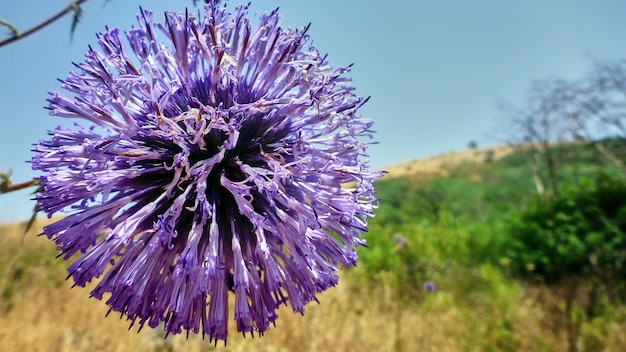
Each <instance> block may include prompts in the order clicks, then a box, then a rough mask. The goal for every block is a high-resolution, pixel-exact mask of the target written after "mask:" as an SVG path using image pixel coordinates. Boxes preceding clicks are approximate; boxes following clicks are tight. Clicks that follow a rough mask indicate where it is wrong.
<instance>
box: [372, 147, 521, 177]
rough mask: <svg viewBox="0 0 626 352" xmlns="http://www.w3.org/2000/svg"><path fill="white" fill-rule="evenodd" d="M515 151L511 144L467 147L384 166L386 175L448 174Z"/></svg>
mask: <svg viewBox="0 0 626 352" xmlns="http://www.w3.org/2000/svg"><path fill="white" fill-rule="evenodd" d="M513 151H515V149H514V148H513V147H511V146H507V145H501V146H496V147H489V148H476V149H467V150H461V151H456V152H450V153H445V154H440V155H435V156H430V157H426V158H421V159H415V160H411V161H406V162H402V163H398V164H393V165H389V166H387V167H385V168H384V170H385V171H387V172H388V175H387V176H386V177H401V176H420V175H424V176H432V175H444V176H445V175H447V169H448V168H450V167H452V166H455V165H459V164H463V163H481V162H484V161H485V160H487V159H491V160H498V159H500V158H502V157H505V156H507V155H509V154H510V153H512V152H513Z"/></svg>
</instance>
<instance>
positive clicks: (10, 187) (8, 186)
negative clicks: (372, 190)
mask: <svg viewBox="0 0 626 352" xmlns="http://www.w3.org/2000/svg"><path fill="white" fill-rule="evenodd" d="M0 176H2V175H0ZM2 178H3V181H6V182H3V183H0V194H3V193H9V192H14V191H19V190H20V189H24V188H28V187H33V186H37V185H39V184H40V181H39V180H36V179H33V180H29V181H25V182H20V183H11V182H10V181H9V180H8V178H6V179H5V177H2Z"/></svg>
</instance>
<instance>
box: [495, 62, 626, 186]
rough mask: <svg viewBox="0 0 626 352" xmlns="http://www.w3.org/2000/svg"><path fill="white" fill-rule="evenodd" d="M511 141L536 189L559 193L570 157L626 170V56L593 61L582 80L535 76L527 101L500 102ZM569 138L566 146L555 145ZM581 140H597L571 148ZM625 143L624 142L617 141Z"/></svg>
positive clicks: (583, 142) (624, 171) (583, 141)
mask: <svg viewBox="0 0 626 352" xmlns="http://www.w3.org/2000/svg"><path fill="white" fill-rule="evenodd" d="M499 107H500V111H501V112H502V113H503V114H504V116H505V120H506V121H507V122H508V125H507V126H506V127H507V131H505V136H507V138H508V139H507V142H508V143H510V144H512V145H514V146H516V147H518V148H520V149H522V150H523V151H524V153H523V154H524V155H525V157H526V162H527V164H528V166H529V168H530V170H531V172H532V175H533V181H534V183H535V187H536V190H537V193H539V194H545V193H548V191H549V193H550V194H553V195H556V194H557V193H558V191H559V183H560V180H561V179H562V178H563V177H562V176H563V175H562V172H563V170H562V164H563V162H564V161H566V160H572V158H576V160H585V161H586V162H592V163H593V164H601V165H603V166H607V165H608V166H611V167H614V168H616V169H619V170H621V171H622V173H623V174H624V175H625V176H626V167H625V165H624V162H623V160H624V157H626V147H621V148H617V147H616V146H615V145H616V143H612V145H609V143H611V142H614V141H615V139H616V138H617V139H626V60H620V61H607V62H597V63H594V65H593V67H592V70H590V72H589V74H588V75H587V76H585V77H583V78H582V79H579V80H571V81H569V80H563V79H546V80H542V81H538V82H535V83H534V84H533V85H532V86H531V89H530V91H529V95H528V99H527V101H526V103H525V104H524V105H522V106H521V107H520V106H515V105H512V104H507V103H501V104H500V106H499ZM563 144H567V145H568V146H570V147H568V148H556V147H557V146H559V145H563ZM578 144H584V145H589V146H593V148H595V150H596V151H597V152H594V153H591V152H589V151H588V150H589V149H588V148H587V149H585V148H571V147H573V146H575V145H578ZM617 145H618V146H621V145H623V144H619V143H618V144H617Z"/></svg>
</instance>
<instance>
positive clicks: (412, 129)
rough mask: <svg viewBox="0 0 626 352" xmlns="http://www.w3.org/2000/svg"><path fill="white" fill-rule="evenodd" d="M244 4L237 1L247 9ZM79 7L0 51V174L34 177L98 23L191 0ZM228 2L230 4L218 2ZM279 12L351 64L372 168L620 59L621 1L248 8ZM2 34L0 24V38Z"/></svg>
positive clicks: (19, 202)
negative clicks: (53, 100) (56, 99)
mask: <svg viewBox="0 0 626 352" xmlns="http://www.w3.org/2000/svg"><path fill="white" fill-rule="evenodd" d="M247 1H248V0H246V2H247ZM68 2H69V1H68V0H49V1H40V0H2V1H1V2H0V18H2V19H5V20H8V21H10V22H12V23H13V24H15V25H16V26H17V27H18V28H20V29H22V30H23V29H26V28H28V27H30V26H32V25H34V24H35V23H38V22H39V21H41V20H43V19H45V18H47V17H48V16H50V15H51V14H52V13H54V12H56V11H58V10H59V9H61V8H63V7H64V6H66V5H67V3H68ZM104 3H105V1H104V0H90V1H88V2H87V3H86V4H85V5H84V15H83V20H82V22H81V23H80V24H79V26H78V28H77V30H76V33H75V35H74V38H73V40H72V41H70V37H69V31H70V23H71V19H70V17H67V18H64V19H62V20H60V21H58V22H57V23H55V24H53V25H52V26H50V27H48V28H46V29H44V30H43V31H41V32H39V33H37V34H34V35H33V36H31V37H28V38H25V39H24V40H21V41H18V42H15V43H13V44H10V45H8V46H5V47H2V48H0V122H1V123H2V127H0V148H1V150H2V152H1V153H0V170H8V169H11V170H13V178H14V180H15V181H22V180H26V179H28V178H32V177H34V176H36V174H35V173H34V172H33V171H31V169H30V165H29V164H28V163H26V162H25V161H26V160H29V159H30V157H31V152H30V150H31V148H32V144H33V143H35V142H37V141H38V140H40V139H45V138H47V137H46V132H47V131H48V130H49V129H51V128H54V127H55V126H56V125H58V124H68V123H71V121H69V120H64V119H61V118H56V117H52V116H49V115H48V113H47V111H46V110H44V109H43V107H44V106H45V105H46V101H45V99H46V98H47V93H48V92H49V91H54V90H58V89H59V86H60V84H59V83H58V81H57V78H65V77H66V76H67V73H68V72H69V71H70V70H72V69H73V67H72V64H71V62H73V61H74V62H79V61H81V60H82V57H83V54H84V52H85V51H86V49H87V46H88V45H89V44H92V45H93V44H95V33H96V32H101V31H103V30H104V28H105V26H109V27H120V28H122V29H128V28H130V26H131V25H133V24H135V23H136V22H135V14H136V13H137V10H138V8H139V6H143V7H145V8H148V9H152V10H154V11H155V12H156V13H157V14H159V13H162V12H163V11H165V10H177V11H182V10H184V8H185V7H186V6H189V7H192V6H193V4H192V1H191V0H152V1H147V0H144V1H140V0H110V1H109V2H108V4H107V5H106V6H104ZM226 3H228V5H229V7H233V6H234V5H235V4H236V3H237V2H235V1H228V0H227V1H226ZM276 7H280V12H281V14H282V15H283V17H284V20H283V24H284V25H285V26H290V27H302V26H304V25H306V24H308V23H309V22H311V23H312V27H311V30H310V32H309V33H310V35H311V37H312V38H313V43H314V45H315V46H316V47H317V48H318V49H319V50H320V51H321V52H326V53H329V60H330V63H331V64H332V65H333V66H345V65H348V64H350V63H354V68H353V71H352V74H351V76H352V78H353V82H354V83H353V84H354V86H355V87H356V88H357V93H358V94H360V95H364V96H372V98H371V100H370V102H369V103H368V104H367V105H365V106H364V107H363V108H362V109H361V114H362V115H363V116H364V117H368V118H371V119H373V120H375V129H376V130H377V131H378V133H377V140H378V141H379V142H380V144H379V145H376V146H373V147H372V148H370V156H371V165H372V166H373V167H384V166H385V165H388V164H393V163H396V162H401V161H405V160H409V159H415V158H420V157H425V156H429V155H435V154H440V153H446V152H449V151H453V150H459V149H464V148H465V147H466V146H467V145H468V143H469V142H470V141H476V142H477V143H478V145H479V146H489V145H496V144H500V143H501V142H502V141H503V140H504V139H505V136H499V135H497V134H496V133H495V131H496V130H497V127H498V124H499V117H501V116H499V112H498V109H497V107H496V103H497V102H498V101H501V100H505V101H509V102H513V103H521V102H523V100H524V97H525V93H526V91H527V89H528V88H529V86H530V84H531V82H532V81H533V80H535V79H542V78H547V77H563V78H577V77H581V76H582V75H583V74H584V73H585V72H586V71H587V70H588V68H589V67H590V63H591V62H593V61H597V60H613V59H623V58H626V19H625V18H624V14H626V2H624V1H618V0H613V1H609V0H594V1H573V0H551V1H545V0H524V1H505V0H473V1H468V0H445V1H444V0H442V1H434V0H433V1H420V0H389V1H367V0H360V1H357V0H332V1H331V0H317V1H308V2H304V1H293V0H292V1H287V0H284V1H279V0H276V1H272V0H255V1H253V5H252V11H251V12H252V13H255V12H263V11H267V10H271V9H274V8H276ZM5 34H6V35H8V30H5V29H4V28H0V37H4V35H5ZM29 197H30V195H29V193H28V191H20V192H16V193H14V194H9V195H2V196H0V223H2V222H7V221H15V220H22V219H25V218H27V217H28V215H29V211H30V209H32V207H33V205H34V203H33V202H32V201H29V200H28V198H29Z"/></svg>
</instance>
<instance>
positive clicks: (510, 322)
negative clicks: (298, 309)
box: [0, 222, 626, 352]
mask: <svg viewBox="0 0 626 352" xmlns="http://www.w3.org/2000/svg"><path fill="white" fill-rule="evenodd" d="M41 225H42V223H41V222H40V223H38V224H37V225H36V226H35V229H34V230H32V231H30V232H29V233H28V234H26V235H25V236H23V235H22V227H21V226H19V225H17V224H12V225H5V226H0V250H1V251H2V252H1V253H2V256H3V257H0V263H1V264H2V265H3V266H2V267H3V268H4V269H2V270H5V271H4V272H0V293H1V294H2V296H1V298H0V351H3V352H11V351H16V352H29V351H46V352H48V351H52V352H54V351H59V352H62V351H124V352H127V351H192V352H193V351H302V352H304V351H483V350H490V351H562V350H566V349H567V339H566V335H567V334H566V332H567V331H566V330H567V325H566V324H564V322H563V313H562V310H561V307H562V306H563V301H562V299H561V297H560V295H559V294H558V292H556V293H555V292H553V291H550V290H546V289H545V288H542V287H535V288H533V287H526V288H522V289H516V288H515V287H516V285H517V284H515V283H511V285H512V286H499V287H500V288H501V289H505V291H504V292H503V293H501V294H498V295H496V296H494V297H495V298H497V300H498V302H489V301H488V300H482V301H479V302H482V303H478V304H477V305H475V306H468V305H467V303H466V302H462V300H463V297H464V295H468V296H469V295H472V294H475V293H473V292H467V293H465V292H454V290H457V291H458V290H459V289H458V288H455V287H454V286H455V285H454V280H455V279H454V278H452V279H451V281H450V283H449V284H448V286H449V287H448V288H445V287H441V289H440V290H439V291H438V292H436V293H434V294H427V295H424V296H423V297H422V298H420V300H419V302H415V303H413V304H406V302H405V303H401V301H400V300H398V299H397V297H395V296H394V295H395V294H394V290H393V289H392V287H390V286H389V285H386V284H381V285H378V286H372V285H371V283H370V284H367V283H364V282H359V281H357V279H356V276H354V275H343V276H342V278H341V280H340V284H339V285H338V286H337V287H335V288H333V289H330V290H328V291H327V292H325V293H323V294H320V295H319V297H318V298H319V301H320V304H316V303H311V304H309V305H308V306H307V311H306V313H305V314H304V316H301V315H299V314H294V313H293V312H292V311H291V310H290V308H289V307H284V308H283V309H281V310H280V311H279V315H280V318H279V319H278V321H277V326H276V327H273V328H272V329H270V330H269V331H268V332H266V334H265V336H263V337H261V338H259V337H255V338H254V339H252V338H250V337H249V336H248V337H247V338H243V337H242V336H241V335H239V334H237V333H236V329H235V327H234V324H231V326H230V337H229V340H228V345H227V346H226V347H224V346H223V344H220V345H218V346H217V347H214V346H213V345H212V344H210V343H209V342H208V341H205V340H202V338H201V337H200V336H195V335H192V336H190V337H189V338H188V339H186V338H185V336H169V337H168V338H167V339H164V338H163V337H164V335H163V333H162V332H160V331H159V330H152V329H150V328H148V327H146V328H145V329H144V330H143V331H141V332H139V333H137V329H136V327H135V328H133V329H131V330H130V331H128V325H129V324H128V322H127V321H126V320H125V319H120V318H119V315H117V314H115V313H112V314H111V315H110V316H109V317H105V314H106V312H107V306H106V305H105V304H104V302H102V301H99V300H96V299H90V298H89V289H88V288H78V287H77V288H71V282H69V281H64V278H65V272H64V267H65V264H63V263H56V262H52V264H50V263H51V259H49V258H50V257H53V256H54V254H55V250H54V245H53V243H52V242H51V241H49V240H47V239H46V238H44V237H37V236H35V234H36V233H38V232H39V231H40V226H41ZM37 227H38V228H37ZM33 253H36V254H37V256H35V257H36V258H35V259H36V260H35V259H32V258H33ZM40 257H41V258H40ZM37 258H39V259H37ZM59 260H60V259H59ZM12 263H22V264H20V266H18V265H17V264H16V265H13V264H12ZM23 263H26V264H23ZM59 264H63V265H59ZM11 280H13V281H20V280H21V281H20V282H24V280H27V281H26V283H25V284H20V285H17V284H15V282H12V281H11ZM382 282H384V281H382ZM486 283H487V284H489V283H488V282H486ZM12 284H14V286H15V287H17V288H18V290H17V291H16V292H14V293H13V294H12V295H10V296H9V295H7V294H6V292H8V291H7V288H9V287H12V286H11V285H12ZM500 285H502V283H500ZM505 285H506V284H505ZM616 309H619V311H616V312H614V313H612V314H613V317H610V316H609V317H608V318H607V317H606V316H605V317H603V318H601V319H600V318H597V319H595V320H593V321H589V322H586V323H585V324H583V325H582V328H581V333H582V334H584V335H585V339H584V342H585V344H586V345H585V346H584V348H583V349H582V350H589V351H593V350H603V351H621V350H623V346H626V309H625V308H624V307H616ZM231 311H232V309H231ZM598 319H600V320H598ZM581 341H582V340H581Z"/></svg>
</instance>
